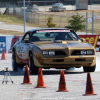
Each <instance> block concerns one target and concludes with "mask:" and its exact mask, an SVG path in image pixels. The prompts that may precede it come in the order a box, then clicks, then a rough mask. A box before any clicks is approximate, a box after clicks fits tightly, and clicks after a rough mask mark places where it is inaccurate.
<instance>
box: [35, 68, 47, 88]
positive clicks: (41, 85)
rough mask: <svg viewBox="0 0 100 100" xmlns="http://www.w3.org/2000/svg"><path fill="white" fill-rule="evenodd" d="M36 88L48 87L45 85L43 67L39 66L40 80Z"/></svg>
mask: <svg viewBox="0 0 100 100" xmlns="http://www.w3.org/2000/svg"><path fill="white" fill-rule="evenodd" d="M36 88H46V87H45V85H44V81H43V77H42V69H41V68H38V81H37V87H36Z"/></svg>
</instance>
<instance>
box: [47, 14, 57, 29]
mask: <svg viewBox="0 0 100 100" xmlns="http://www.w3.org/2000/svg"><path fill="white" fill-rule="evenodd" d="M47 20H48V22H47V26H48V27H55V26H56V24H54V23H52V15H50V16H49V18H47Z"/></svg>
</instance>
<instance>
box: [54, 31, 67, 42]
mask: <svg viewBox="0 0 100 100" xmlns="http://www.w3.org/2000/svg"><path fill="white" fill-rule="evenodd" d="M65 37H66V33H65V32H59V33H58V35H57V36H56V37H55V40H66V38H65Z"/></svg>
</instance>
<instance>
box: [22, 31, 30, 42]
mask: <svg viewBox="0 0 100 100" xmlns="http://www.w3.org/2000/svg"><path fill="white" fill-rule="evenodd" d="M29 38H30V34H29V33H28V34H26V35H25V37H24V39H23V40H25V41H29Z"/></svg>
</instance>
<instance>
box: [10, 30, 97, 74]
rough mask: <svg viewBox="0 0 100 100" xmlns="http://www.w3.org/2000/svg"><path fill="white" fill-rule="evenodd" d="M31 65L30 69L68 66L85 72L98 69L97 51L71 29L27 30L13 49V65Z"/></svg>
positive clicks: (14, 67)
mask: <svg viewBox="0 0 100 100" xmlns="http://www.w3.org/2000/svg"><path fill="white" fill-rule="evenodd" d="M25 65H29V72H30V73H32V74H37V73H38V68H44V69H50V68H56V69H68V68H71V67H76V68H79V67H81V66H82V67H83V70H84V72H94V71H95V68H96V51H95V48H94V47H93V46H92V45H91V44H89V43H84V39H80V38H79V37H78V35H77V34H76V33H75V32H74V31H73V30H70V29H67V28H36V29H32V30H29V31H27V32H26V33H25V34H24V35H23V36H22V38H21V39H20V40H19V41H18V42H16V43H15V44H14V46H13V48H12V68H13V71H16V70H17V68H18V66H20V67H23V66H25Z"/></svg>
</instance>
